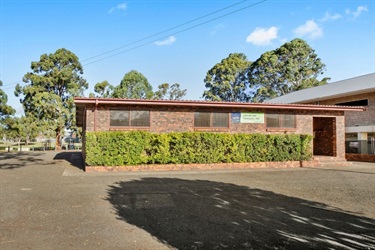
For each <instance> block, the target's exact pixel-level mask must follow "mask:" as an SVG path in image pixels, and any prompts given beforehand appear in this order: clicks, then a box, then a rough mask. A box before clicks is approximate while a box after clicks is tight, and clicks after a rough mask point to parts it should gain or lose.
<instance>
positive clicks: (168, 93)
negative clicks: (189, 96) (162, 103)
mask: <svg viewBox="0 0 375 250" xmlns="http://www.w3.org/2000/svg"><path fill="white" fill-rule="evenodd" d="M186 91H187V90H186V89H184V90H181V89H180V84H178V83H175V84H172V85H171V86H169V83H163V84H160V85H159V86H158V90H157V91H155V93H154V98H155V99H159V100H160V99H168V100H181V99H182V98H183V97H184V96H185V95H186Z"/></svg>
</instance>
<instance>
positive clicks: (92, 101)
mask: <svg viewBox="0 0 375 250" xmlns="http://www.w3.org/2000/svg"><path fill="white" fill-rule="evenodd" d="M74 103H75V104H76V105H77V106H85V105H138V106H174V107H212V108H215V107H216V108H244V109H254V108H258V109H289V110H326V111H364V110H366V108H365V107H362V106H357V107H350V106H335V105H312V104H278V103H247V102H213V101H195V100H186V101H176V100H145V99H118V98H82V97H76V98H75V99H74Z"/></svg>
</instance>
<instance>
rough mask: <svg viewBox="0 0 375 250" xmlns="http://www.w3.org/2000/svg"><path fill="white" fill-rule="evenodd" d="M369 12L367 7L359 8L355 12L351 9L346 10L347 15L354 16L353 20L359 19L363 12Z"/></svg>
mask: <svg viewBox="0 0 375 250" xmlns="http://www.w3.org/2000/svg"><path fill="white" fill-rule="evenodd" d="M366 11H368V9H367V7H366V6H358V7H357V9H356V10H355V11H351V10H349V9H347V10H346V14H348V15H351V16H353V19H356V18H357V17H359V16H360V15H361V14H362V13H363V12H366Z"/></svg>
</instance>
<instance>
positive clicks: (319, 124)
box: [313, 117, 336, 156]
mask: <svg viewBox="0 0 375 250" xmlns="http://www.w3.org/2000/svg"><path fill="white" fill-rule="evenodd" d="M313 132H314V142H313V153H314V155H324V156H336V118H335V117H313Z"/></svg>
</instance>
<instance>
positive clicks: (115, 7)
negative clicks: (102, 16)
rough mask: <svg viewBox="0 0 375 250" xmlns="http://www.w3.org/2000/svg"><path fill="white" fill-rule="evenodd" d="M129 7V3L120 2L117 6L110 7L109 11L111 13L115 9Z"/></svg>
mask: <svg viewBox="0 0 375 250" xmlns="http://www.w3.org/2000/svg"><path fill="white" fill-rule="evenodd" d="M127 7H128V5H127V4H126V3H120V4H118V5H117V6H114V7H112V8H111V9H109V11H108V13H109V14H111V13H112V12H114V11H115V10H121V11H125V10H126V9H127Z"/></svg>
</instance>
